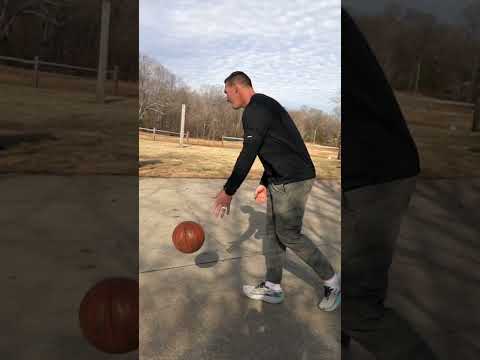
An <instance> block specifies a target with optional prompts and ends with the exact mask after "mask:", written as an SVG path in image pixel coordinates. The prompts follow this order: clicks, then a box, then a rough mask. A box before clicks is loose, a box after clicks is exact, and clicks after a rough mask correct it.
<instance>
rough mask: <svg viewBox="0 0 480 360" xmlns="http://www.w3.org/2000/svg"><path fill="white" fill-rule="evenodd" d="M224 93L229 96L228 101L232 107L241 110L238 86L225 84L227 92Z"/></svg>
mask: <svg viewBox="0 0 480 360" xmlns="http://www.w3.org/2000/svg"><path fill="white" fill-rule="evenodd" d="M223 92H224V93H225V95H226V96H227V101H228V102H229V103H230V104H231V105H232V107H233V108H234V109H235V110H236V109H239V108H241V99H240V92H239V91H238V86H237V85H235V84H232V85H228V84H225V90H224V91H223Z"/></svg>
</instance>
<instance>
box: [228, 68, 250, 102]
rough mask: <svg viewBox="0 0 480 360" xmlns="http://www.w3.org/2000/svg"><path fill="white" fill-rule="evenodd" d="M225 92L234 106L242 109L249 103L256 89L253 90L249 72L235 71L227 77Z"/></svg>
mask: <svg viewBox="0 0 480 360" xmlns="http://www.w3.org/2000/svg"><path fill="white" fill-rule="evenodd" d="M224 93H225V95H226V96H227V101H228V102H229V103H230V104H232V107H233V108H234V109H240V108H243V107H245V106H247V105H248V103H249V102H250V98H251V97H252V96H253V94H255V91H253V87H252V81H251V80H250V78H249V77H248V76H247V74H245V73H244V72H242V71H234V72H233V73H231V74H230V75H229V76H228V77H227V78H226V79H225V90H224Z"/></svg>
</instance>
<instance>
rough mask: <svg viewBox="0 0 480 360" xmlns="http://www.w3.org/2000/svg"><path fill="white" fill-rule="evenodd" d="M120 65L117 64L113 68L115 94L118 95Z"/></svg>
mask: <svg viewBox="0 0 480 360" xmlns="http://www.w3.org/2000/svg"><path fill="white" fill-rule="evenodd" d="M118 71H119V68H118V65H115V66H114V68H113V95H115V96H117V95H118Z"/></svg>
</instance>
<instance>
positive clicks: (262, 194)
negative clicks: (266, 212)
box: [255, 185, 267, 204]
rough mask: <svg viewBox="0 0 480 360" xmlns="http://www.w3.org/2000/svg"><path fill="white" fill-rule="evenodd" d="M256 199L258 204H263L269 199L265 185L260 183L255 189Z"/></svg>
mask: <svg viewBox="0 0 480 360" xmlns="http://www.w3.org/2000/svg"><path fill="white" fill-rule="evenodd" d="M255 201H256V202H257V203H258V204H263V203H264V202H266V201H267V188H266V187H265V186H263V185H260V186H259V187H257V189H256V190H255Z"/></svg>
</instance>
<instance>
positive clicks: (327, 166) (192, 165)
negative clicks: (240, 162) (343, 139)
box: [139, 134, 340, 179]
mask: <svg viewBox="0 0 480 360" xmlns="http://www.w3.org/2000/svg"><path fill="white" fill-rule="evenodd" d="M307 147H308V149H309V153H310V156H311V157H312V160H313V162H314V163H315V167H316V169H317V177H318V178H321V179H339V178H340V161H338V160H337V150H336V149H332V148H325V147H320V146H317V145H307ZM240 150H241V144H234V143H231V144H226V145H225V146H222V143H221V142H220V141H206V140H200V139H190V144H189V145H188V146H185V147H183V148H182V147H180V146H179V144H178V139H175V138H172V137H168V136H158V135H157V137H156V140H155V141H154V140H153V135H150V134H140V169H139V174H140V176H161V177H185V178H228V177H229V176H230V174H231V171H232V169H233V166H234V165H235V161H236V160H237V157H238V154H239V153H240ZM262 174H263V166H262V164H261V163H260V161H259V160H258V158H257V159H256V160H255V163H254V164H253V167H252V169H251V170H250V173H249V176H248V179H260V177H261V176H262Z"/></svg>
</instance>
